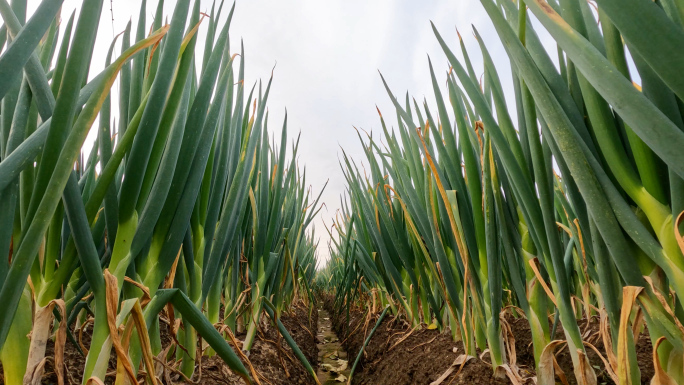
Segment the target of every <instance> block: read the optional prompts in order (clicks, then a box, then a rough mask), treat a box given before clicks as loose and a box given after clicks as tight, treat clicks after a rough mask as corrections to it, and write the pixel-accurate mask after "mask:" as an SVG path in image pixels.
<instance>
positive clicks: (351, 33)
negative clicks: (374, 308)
mask: <svg viewBox="0 0 684 385" xmlns="http://www.w3.org/2000/svg"><path fill="white" fill-rule="evenodd" d="M38 3H39V1H38V0H29V8H30V9H29V12H31V10H33V9H35V7H36V6H37V4H38ZM81 3H82V1H81V0H66V1H65V2H64V8H63V12H62V18H63V19H64V20H66V19H68V17H69V15H70V14H71V12H72V11H73V10H74V9H75V8H76V7H78V6H79V4H81ZM140 3H141V0H113V1H111V2H110V0H105V6H104V9H103V12H102V18H101V23H100V30H99V32H98V36H97V41H98V44H97V48H96V54H95V56H94V58H93V68H92V69H91V74H97V73H99V71H100V70H101V69H102V68H103V65H104V60H105V55H106V50H107V49H108V46H109V43H110V42H111V39H112V36H113V32H114V33H117V34H118V33H119V32H121V31H123V30H124V28H125V26H126V23H127V22H128V20H129V19H130V18H132V19H133V26H135V25H136V23H137V17H138V10H139V7H140ZM174 5H175V0H166V3H165V15H169V17H170V15H171V13H172V11H173V6H174ZM211 5H212V2H211V1H209V0H202V6H201V9H202V11H204V12H207V13H208V12H209V11H210V9H211ZM230 5H231V0H226V5H225V6H224V7H226V8H229V7H230ZM110 6H111V7H112V9H113V18H114V20H113V22H112V12H110ZM156 6H157V2H156V0H148V7H147V15H148V16H147V17H148V25H149V23H150V22H151V20H152V18H153V17H154V12H155V9H156ZM226 16H227V9H226V10H225V11H224V12H223V17H222V19H223V20H224V19H225V17H226ZM431 20H432V21H433V22H434V23H435V25H436V26H437V28H438V30H439V31H440V33H441V34H442V36H443V37H444V38H445V40H446V41H447V42H448V43H449V44H450V46H452V47H453V49H454V50H455V51H456V50H457V48H458V47H457V45H458V38H457V34H456V28H458V29H459V31H460V32H461V34H462V36H463V38H464V41H465V43H466V46H467V48H468V50H469V52H470V56H471V59H472V60H473V64H474V66H475V69H476V71H477V72H478V75H479V74H480V73H481V72H482V64H481V63H482V60H481V57H480V54H479V48H478V46H477V42H476V41H475V38H474V37H473V35H472V33H471V31H472V29H471V24H472V25H474V26H475V27H476V28H477V29H478V31H479V32H480V34H481V35H482V36H483V39H484V40H485V43H486V44H487V46H488V48H489V50H490V53H491V55H492V57H493V58H494V60H495V61H496V62H497V66H498V67H499V75H500V76H501V80H502V82H503V83H504V88H505V89H507V90H509V91H508V93H509V95H508V96H509V97H511V96H512V95H511V94H510V90H511V89H512V88H511V79H510V71H509V69H508V58H507V56H506V54H505V52H504V50H503V47H502V46H501V44H500V42H499V40H498V38H497V37H496V32H495V31H494V29H493V26H492V24H491V23H490V22H489V20H488V18H487V15H486V13H485V12H484V9H483V8H482V6H481V5H480V2H479V1H478V0H415V1H408V0H372V1H369V0H249V1H248V0H238V1H237V5H236V9H235V15H234V17H233V22H232V25H231V29H230V38H231V49H232V50H236V49H237V48H238V47H239V39H240V38H242V39H243V40H244V43H245V60H246V77H247V83H248V84H252V83H253V81H255V80H257V79H259V78H262V79H267V78H268V76H269V75H270V72H271V69H272V68H273V66H274V64H275V63H276V62H277V66H276V68H275V77H274V81H273V86H272V90H271V96H270V98H269V102H268V106H269V111H270V118H269V127H270V128H271V130H272V131H279V130H280V127H281V125H282V119H283V116H284V111H285V108H287V111H288V129H289V133H290V137H291V138H294V137H295V136H296V134H297V133H298V132H299V131H301V134H302V136H301V143H300V152H299V165H300V167H304V166H305V167H306V172H307V180H308V183H309V184H310V185H311V186H312V187H313V191H314V193H316V194H317V193H318V192H319V191H320V189H321V188H322V187H323V185H324V184H325V183H326V181H328V180H329V184H328V187H327V189H326V191H325V193H324V194H323V198H322V200H323V201H324V202H325V203H326V206H327V209H326V208H324V209H323V210H322V211H321V214H320V215H319V217H318V218H317V219H316V221H315V226H316V232H317V234H318V236H319V237H320V240H321V242H320V247H319V253H320V257H321V258H322V259H325V258H327V256H328V250H327V243H328V236H327V233H326V231H325V230H324V228H323V223H325V224H326V225H327V226H330V225H331V218H332V217H333V216H334V215H335V212H336V210H337V209H338V208H339V201H340V199H339V198H340V195H341V194H342V193H343V192H344V191H345V180H344V177H343V175H342V172H341V170H340V167H339V164H338V159H339V157H340V155H341V150H340V148H344V149H345V151H346V152H347V153H348V154H349V155H351V156H352V157H354V158H356V159H357V160H361V159H363V158H364V154H363V152H362V148H361V146H360V144H359V141H358V138H357V136H356V131H355V130H354V128H353V126H356V127H359V128H363V129H365V130H366V131H374V132H376V133H377V134H380V133H381V128H380V122H379V119H378V114H377V112H376V109H375V106H376V105H377V106H378V107H379V108H380V110H381V111H382V112H383V113H384V115H385V116H386V117H388V119H387V124H389V125H392V126H394V125H395V124H396V122H395V121H394V119H392V118H389V117H393V116H394V111H393V107H392V106H391V102H390V101H389V98H388V97H387V94H386V92H385V90H384V88H383V86H382V82H381V80H380V76H379V75H378V70H380V71H381V72H382V73H383V75H384V76H385V78H386V79H387V82H388V83H389V85H390V87H391V89H392V91H393V92H394V93H395V94H398V95H400V96H403V95H404V93H405V92H406V91H408V92H409V93H410V94H411V95H412V96H413V97H415V98H416V99H417V100H418V101H419V103H420V102H421V101H422V99H423V98H427V100H428V102H429V103H430V105H432V106H434V103H432V100H433V96H432V86H431V83H430V75H429V69H428V65H427V55H430V57H431V58H432V61H433V65H434V67H435V72H436V74H437V76H438V80H439V81H440V83H441V84H442V85H444V84H445V83H444V80H445V75H444V74H445V72H446V70H447V69H448V65H447V61H446V58H445V56H444V54H443V52H442V50H441V48H440V47H439V45H438V43H437V41H436V39H435V37H434V35H433V33H432V30H431V28H430V21H431ZM112 24H113V25H112ZM206 25H207V23H204V27H203V28H202V29H201V30H200V34H201V36H204V33H205V28H206ZM537 30H538V31H539V30H540V28H538V29H537ZM544 40H546V39H544ZM203 41H204V38H203V37H201V38H200V39H199V42H203ZM202 44H203V43H202ZM200 49H201V47H200ZM199 52H202V51H199ZM117 53H118V52H117ZM199 60H201V55H200V57H199ZM114 92H116V87H115V90H114ZM113 111H117V110H116V108H115V109H113ZM95 131H96V130H92V131H91V134H94V133H95ZM92 140H94V135H91V138H90V139H89V143H90V142H92Z"/></svg>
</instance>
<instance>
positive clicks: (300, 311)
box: [0, 304, 318, 385]
mask: <svg viewBox="0 0 684 385" xmlns="http://www.w3.org/2000/svg"><path fill="white" fill-rule="evenodd" d="M281 321H282V323H283V325H285V327H286V328H287V330H288V332H289V333H290V335H291V336H292V338H293V339H294V340H295V342H296V343H297V345H298V346H299V348H300V349H301V350H302V352H303V353H304V355H305V356H306V357H307V359H308V360H309V363H310V364H311V365H312V366H313V367H316V362H317V357H318V347H317V345H316V343H317V342H316V337H315V334H314V333H315V331H316V325H317V322H318V315H317V313H316V312H312V314H311V317H309V312H308V309H306V308H305V307H304V306H303V305H301V304H300V305H297V306H293V307H292V309H291V311H290V312H289V313H283V315H282V318H281ZM262 326H263V327H260V328H259V331H258V332H257V336H256V339H255V341H254V345H253V347H252V350H251V352H250V355H249V361H250V362H251V364H252V366H253V367H254V369H255V370H256V372H257V373H258V375H259V379H260V382H261V383H262V384H272V385H286V384H287V385H289V384H301V385H309V384H315V381H314V379H313V377H312V376H311V375H310V374H309V373H308V372H306V370H305V369H304V366H303V365H302V363H301V362H300V361H299V360H298V359H297V357H296V356H295V355H294V353H293V352H292V349H290V347H289V346H288V345H287V342H285V340H284V339H283V338H282V337H280V333H279V332H278V329H277V328H276V327H275V326H274V325H273V324H272V323H271V322H270V320H268V321H266V322H263V323H262ZM91 335H92V329H91V327H87V328H86V329H85V330H84V333H83V337H82V341H83V344H84V346H85V347H86V348H88V347H89V346H90V340H91ZM75 337H76V338H77V339H78V333H76V335H75ZM237 338H238V340H240V341H241V340H243V339H244V335H238V336H237ZM161 339H162V347H164V348H166V347H168V346H169V345H171V343H172V338H171V336H170V334H169V332H168V327H167V326H166V324H164V323H161ZM278 341H279V342H280V346H281V351H282V361H281V359H280V357H281V356H280V355H279V353H278V349H277V342H278ZM203 347H204V348H206V343H204V346H203ZM233 349H234V347H233ZM45 356H46V357H48V360H47V364H46V365H45V374H44V375H43V379H42V383H43V384H55V383H57V376H56V374H55V372H54V363H53V362H54V361H53V359H52V357H53V356H54V344H53V342H52V341H51V340H49V341H48V345H47V349H46V354H45ZM64 360H65V365H66V367H67V371H66V373H67V380H66V383H67V384H80V383H81V379H82V373H83V368H84V366H85V357H84V356H82V355H81V354H80V353H79V352H78V350H77V349H76V347H75V346H74V345H73V344H72V343H71V342H70V341H67V343H66V347H65V355H64ZM243 363H245V367H247V368H248V370H249V366H248V364H247V363H246V362H244V360H243ZM200 366H201V368H198V369H197V370H195V375H194V376H193V378H192V381H193V382H192V383H194V384H197V383H201V384H209V385H213V384H229V385H233V384H244V381H242V380H241V379H240V378H239V377H238V376H237V375H235V374H234V373H233V372H232V371H231V370H230V369H229V368H228V366H227V365H226V364H225V363H224V362H223V360H221V358H219V357H218V356H213V357H202V360H201V363H200ZM283 366H284V367H285V368H287V369H286V370H287V371H286V370H285V369H284V367H283ZM159 368H160V372H158V378H160V379H161V383H163V384H169V382H170V383H173V384H187V383H190V382H187V381H184V380H183V379H182V378H181V376H180V375H178V374H177V373H176V372H174V371H173V370H170V369H169V370H167V371H166V372H163V371H162V370H161V366H160V367H159ZM200 369H201V370H200ZM115 371H116V354H115V353H114V352H113V351H112V354H111V356H110V359H109V370H108V375H107V377H106V378H105V384H113V383H114V379H115ZM200 372H201V375H200ZM159 374H160V375H159ZM142 378H143V376H139V379H142ZM3 383H4V381H3V376H2V364H0V385H2V384H3Z"/></svg>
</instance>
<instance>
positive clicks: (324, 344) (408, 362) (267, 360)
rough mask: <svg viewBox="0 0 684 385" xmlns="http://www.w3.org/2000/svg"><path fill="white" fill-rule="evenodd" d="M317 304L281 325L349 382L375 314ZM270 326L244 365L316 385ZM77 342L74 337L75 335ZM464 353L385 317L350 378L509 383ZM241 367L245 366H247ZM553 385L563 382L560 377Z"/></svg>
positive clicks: (525, 353) (210, 368) (206, 360)
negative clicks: (461, 361)
mask: <svg viewBox="0 0 684 385" xmlns="http://www.w3.org/2000/svg"><path fill="white" fill-rule="evenodd" d="M319 302H322V306H321V307H320V308H318V309H316V311H309V309H307V308H306V307H304V306H303V305H302V304H298V305H297V306H293V308H292V311H291V312H289V313H285V314H283V316H282V318H281V320H282V322H283V324H284V325H285V327H286V328H287V330H288V332H289V333H290V334H291V335H292V337H293V339H294V340H295V341H296V343H297V345H298V346H299V348H300V349H301V350H302V352H303V353H304V355H305V356H306V357H307V360H309V362H310V363H311V365H312V366H313V367H314V368H317V376H318V379H319V381H320V383H321V384H323V385H332V384H342V383H347V381H348V378H349V376H350V370H351V367H352V365H353V363H354V360H355V358H356V356H357V355H358V352H359V351H360V349H361V346H362V345H363V342H364V340H365V339H366V337H367V336H368V334H369V333H370V331H371V330H372V328H373V326H374V325H375V323H376V321H377V317H378V314H375V315H373V316H371V317H370V318H369V317H368V316H367V314H366V313H365V312H362V310H361V309H355V310H352V311H351V312H350V314H349V321H348V322H347V316H346V313H343V314H340V315H338V314H337V313H336V312H335V311H333V309H332V308H331V306H330V305H331V304H330V301H329V300H323V301H319ZM506 320H507V322H508V324H509V325H510V327H511V330H512V332H513V335H514V337H515V349H516V360H517V367H518V368H519V370H520V374H521V375H522V376H523V377H531V376H534V357H533V354H532V346H531V339H530V330H529V326H528V323H527V322H526V321H525V320H524V319H521V318H514V317H512V316H507V317H506ZM268 325H269V322H264V323H262V327H260V328H259V330H258V333H257V338H256V341H255V343H254V346H253V348H252V350H251V352H250V355H249V363H251V365H252V366H253V367H254V369H255V371H256V372H257V373H258V377H259V380H260V383H261V384H273V385H281V384H282V385H286V384H300V385H309V384H315V380H314V379H313V378H312V377H311V376H310V375H309V374H308V373H307V372H306V370H305V369H304V366H303V365H302V364H301V362H299V360H298V359H297V358H296V357H295V355H294V354H293V352H292V350H291V349H290V347H289V346H287V344H286V343H285V341H284V340H283V339H282V338H280V335H279V333H278V331H277V329H275V328H274V327H272V326H268ZM580 329H581V330H582V331H583V335H585V336H586V338H585V341H588V342H591V343H592V344H593V345H594V346H595V347H596V348H597V349H598V350H599V351H600V352H602V354H604V355H605V349H604V347H603V343H602V341H601V339H600V338H599V337H598V322H597V321H596V320H592V321H591V322H589V323H587V322H586V320H582V321H580ZM75 336H76V338H77V339H78V338H79V336H78V333H76V334H75ZM243 337H244V335H241V334H238V336H237V338H238V339H239V340H240V339H242V338H243ZM556 339H563V334H562V328H561V327H559V328H558V330H557V333H556ZM81 340H82V343H83V347H84V348H86V349H87V348H88V347H89V345H90V328H85V330H84V333H83V334H82V336H81ZM162 343H163V346H164V347H169V346H171V345H172V344H173V343H172V338H171V337H170V335H169V333H168V328H167V327H166V325H165V324H164V323H162ZM278 346H280V349H278ZM205 347H206V346H205ZM463 353H464V349H463V345H462V344H461V343H460V342H454V341H453V339H452V337H451V335H450V334H448V333H440V332H439V331H437V330H430V329H428V328H426V327H422V328H416V329H414V328H411V327H410V325H409V324H408V323H406V322H405V321H403V320H402V319H401V317H398V318H397V317H393V316H389V315H388V316H387V317H385V319H384V320H383V322H382V323H381V324H380V326H379V327H378V328H377V330H376V332H375V333H374V334H373V335H372V338H371V339H370V341H369V343H368V345H367V346H366V347H365V349H364V353H363V354H362V356H361V359H360V361H359V364H358V367H357V368H356V369H355V373H354V374H353V376H352V384H354V385H390V384H393V385H413V384H425V385H429V384H432V383H434V382H436V381H439V379H440V378H441V379H442V381H441V384H442V385H446V384H455V385H465V384H484V385H493V384H496V385H503V384H511V382H510V381H509V380H508V379H506V378H504V379H498V378H494V377H493V375H492V369H491V366H490V365H489V364H488V361H489V360H488V356H487V354H486V353H485V354H484V355H480V357H476V358H472V359H470V360H468V361H467V362H466V364H465V365H464V366H463V368H462V369H461V370H460V372H459V370H458V369H459V366H457V365H456V366H454V363H455V362H459V361H457V359H458V358H459V356H462V355H463ZM53 354H54V346H53V343H52V341H49V342H48V348H47V352H46V357H49V358H50V359H49V360H48V361H47V364H46V368H45V374H44V376H43V379H42V383H43V384H54V383H57V378H56V376H55V373H54V364H53V361H52V359H51V358H52V357H53ZM651 354H652V346H651V341H650V339H649V337H648V333H647V331H644V332H643V333H641V335H640V337H639V339H638V341H637V356H638V361H639V367H640V370H641V378H642V384H647V383H649V381H650V379H651V378H652V377H653V375H654V371H653V366H652V361H651ZM588 356H589V360H590V362H591V364H592V366H594V368H595V370H596V373H597V375H598V380H599V382H598V383H599V384H613V382H612V381H611V380H610V378H609V377H608V375H607V374H606V373H605V371H604V366H603V363H602V361H601V359H600V358H599V357H598V355H597V354H596V353H595V352H593V351H592V350H590V349H589V352H588ZM556 359H557V361H558V364H559V366H560V367H561V369H562V370H563V371H564V373H565V375H566V379H567V381H568V384H570V385H574V384H576V381H575V378H574V376H573V375H572V362H571V359H570V356H569V354H568V353H567V350H560V351H559V352H558V353H557V354H556ZM243 361H244V360H243ZM244 362H245V364H246V366H247V362H246V361H244ZM84 363H85V360H84V358H83V357H82V356H81V355H80V353H79V352H78V350H77V349H76V347H75V346H74V345H73V344H72V343H71V342H67V345H66V352H65V365H66V367H67V371H66V373H67V379H66V383H67V384H78V383H81V372H82V368H83V365H84ZM109 365H110V370H109V375H108V376H107V378H106V379H105V383H106V384H113V383H114V375H115V369H116V356H115V354H114V353H112V355H111V357H110V362H109ZM199 368H201V370H199ZM199 368H198V370H196V372H195V375H194V376H193V378H192V383H194V384H198V383H201V384H210V385H214V384H230V385H233V384H244V382H243V381H242V380H241V379H239V378H238V377H237V376H236V375H234V374H233V373H232V371H231V370H230V369H229V368H228V367H227V366H226V365H225V363H224V362H223V361H222V360H221V359H220V358H219V357H216V356H214V357H203V358H202V362H201V363H200V366H199ZM1 370H2V367H1V366H0V384H2V383H3V382H2V376H1ZM447 372H449V373H448V375H446V374H447ZM157 377H158V378H159V379H161V380H162V383H164V384H188V383H190V382H188V381H186V380H184V379H183V378H182V377H181V376H180V375H179V374H178V372H177V371H176V370H175V368H174V366H173V364H172V363H171V362H168V363H167V365H166V366H164V365H161V364H160V363H159V362H157ZM142 378H143V376H142V375H140V376H139V379H142ZM558 380H559V383H561V381H560V378H558Z"/></svg>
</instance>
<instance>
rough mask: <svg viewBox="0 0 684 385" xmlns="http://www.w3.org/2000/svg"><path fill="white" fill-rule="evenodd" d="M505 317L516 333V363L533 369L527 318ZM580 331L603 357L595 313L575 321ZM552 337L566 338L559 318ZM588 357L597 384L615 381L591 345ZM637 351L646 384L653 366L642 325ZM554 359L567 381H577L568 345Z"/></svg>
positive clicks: (646, 332)
mask: <svg viewBox="0 0 684 385" xmlns="http://www.w3.org/2000/svg"><path fill="white" fill-rule="evenodd" d="M506 321H507V322H508V324H509V325H510V326H511V329H512V331H513V335H514V336H515V351H516V355H517V359H518V366H519V367H521V368H525V369H528V370H531V371H533V370H534V350H533V348H532V334H531V332H530V326H529V324H528V323H527V320H525V319H524V318H514V317H512V316H510V315H507V316H506ZM578 324H579V328H580V331H581V332H582V336H583V339H584V341H585V342H589V343H591V344H592V345H594V346H595V347H596V349H598V351H599V352H601V354H602V355H603V357H604V358H606V359H607V357H606V349H605V346H604V345H603V339H602V338H601V337H600V335H599V326H600V325H599V320H598V318H596V317H593V318H591V319H590V320H589V321H587V320H586V319H583V320H580V321H579V322H578ZM555 339H557V340H565V334H564V333H563V325H562V323H560V322H559V324H558V327H557V328H556V335H555ZM586 350H587V357H588V358H589V362H590V363H591V365H592V366H593V367H594V370H595V372H596V376H597V379H598V383H599V384H614V382H613V381H612V379H611V378H610V376H608V374H607V373H606V371H605V365H604V364H603V361H602V360H601V358H600V357H599V356H598V355H597V354H596V352H595V351H594V350H593V349H590V348H587V349H586ZM636 351H637V361H638V363H639V369H640V370H641V383H642V384H649V383H650V382H651V378H653V375H654V374H655V370H654V368H653V346H652V345H651V338H650V337H649V334H648V330H647V329H646V328H644V331H643V332H642V333H641V335H639V340H638V341H637V345H636ZM556 360H557V361H558V365H559V366H560V367H561V369H562V370H563V372H564V373H565V376H566V378H567V380H568V383H570V385H575V384H577V380H576V379H575V376H574V375H573V366H572V358H571V357H570V353H569V352H568V351H567V348H565V349H563V350H559V351H558V352H557V354H556Z"/></svg>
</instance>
